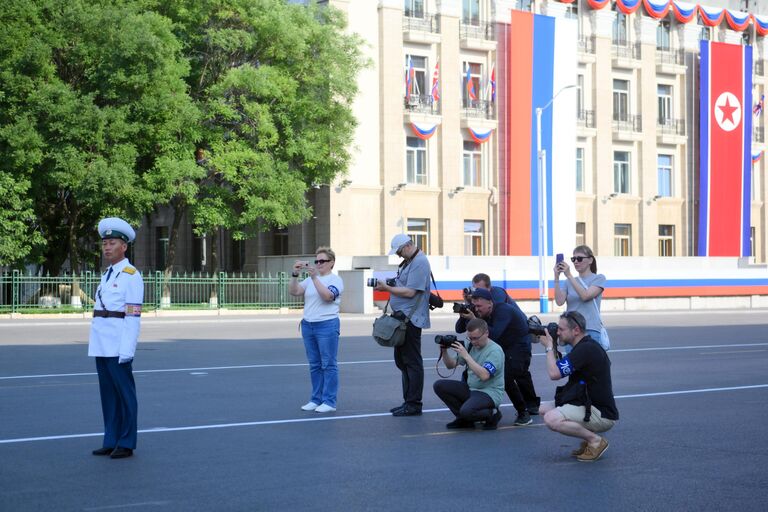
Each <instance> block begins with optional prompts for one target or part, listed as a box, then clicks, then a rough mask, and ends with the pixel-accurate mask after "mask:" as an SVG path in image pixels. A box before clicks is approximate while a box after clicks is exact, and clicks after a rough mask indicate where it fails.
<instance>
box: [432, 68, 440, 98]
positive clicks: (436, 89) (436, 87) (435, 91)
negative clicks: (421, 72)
mask: <svg viewBox="0 0 768 512" xmlns="http://www.w3.org/2000/svg"><path fill="white" fill-rule="evenodd" d="M432 99H433V100H434V101H439V100H440V61H437V63H435V72H434V73H433V74H432Z"/></svg>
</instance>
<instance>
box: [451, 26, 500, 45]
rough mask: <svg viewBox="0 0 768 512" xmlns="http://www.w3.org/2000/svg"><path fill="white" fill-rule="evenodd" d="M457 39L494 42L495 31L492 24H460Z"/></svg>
mask: <svg viewBox="0 0 768 512" xmlns="http://www.w3.org/2000/svg"><path fill="white" fill-rule="evenodd" d="M459 37H460V38H461V39H483V40H485V41H495V40H496V31H495V29H494V24H493V23H485V22H480V23H479V24H477V25H474V24H470V23H462V24H461V25H460V26H459Z"/></svg>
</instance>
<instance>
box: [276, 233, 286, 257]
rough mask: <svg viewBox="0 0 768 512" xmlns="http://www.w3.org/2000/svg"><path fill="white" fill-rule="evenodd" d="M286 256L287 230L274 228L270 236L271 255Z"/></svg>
mask: <svg viewBox="0 0 768 512" xmlns="http://www.w3.org/2000/svg"><path fill="white" fill-rule="evenodd" d="M285 254H288V228H275V231H274V232H273V235H272V255H273V256H283V255H285Z"/></svg>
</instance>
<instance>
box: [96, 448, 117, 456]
mask: <svg viewBox="0 0 768 512" xmlns="http://www.w3.org/2000/svg"><path fill="white" fill-rule="evenodd" d="M113 451H115V449H114V448H99V449H98V450H93V451H92V452H91V453H92V454H94V455H109V454H111V453H112V452H113Z"/></svg>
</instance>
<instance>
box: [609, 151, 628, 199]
mask: <svg viewBox="0 0 768 512" xmlns="http://www.w3.org/2000/svg"><path fill="white" fill-rule="evenodd" d="M629 179H630V169H629V151H614V152H613V191H614V192H615V193H616V194H629V191H630V188H629Z"/></svg>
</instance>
